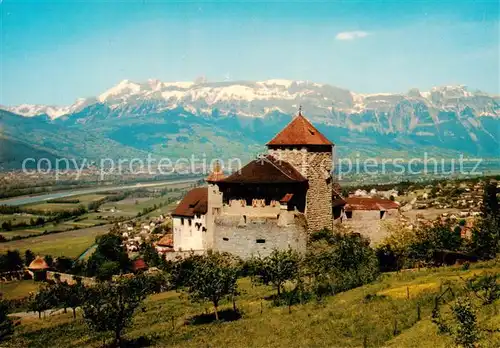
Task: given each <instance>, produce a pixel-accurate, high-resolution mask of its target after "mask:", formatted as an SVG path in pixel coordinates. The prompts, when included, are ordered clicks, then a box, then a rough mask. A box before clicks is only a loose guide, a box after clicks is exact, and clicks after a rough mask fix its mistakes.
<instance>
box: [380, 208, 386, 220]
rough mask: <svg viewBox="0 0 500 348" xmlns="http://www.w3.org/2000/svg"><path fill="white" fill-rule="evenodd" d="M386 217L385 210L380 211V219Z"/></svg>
mask: <svg viewBox="0 0 500 348" xmlns="http://www.w3.org/2000/svg"><path fill="white" fill-rule="evenodd" d="M384 216H385V210H381V211H380V219H383V218H384Z"/></svg>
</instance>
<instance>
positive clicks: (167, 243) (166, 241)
mask: <svg viewBox="0 0 500 348" xmlns="http://www.w3.org/2000/svg"><path fill="white" fill-rule="evenodd" d="M156 245H158V246H161V247H173V246H174V242H173V240H172V234H167V235H165V236H163V237H162V238H161V239H160V240H159V241H158V243H156Z"/></svg>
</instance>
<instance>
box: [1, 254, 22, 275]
mask: <svg viewBox="0 0 500 348" xmlns="http://www.w3.org/2000/svg"><path fill="white" fill-rule="evenodd" d="M23 265H24V263H23V259H22V258H21V255H20V254H19V250H7V253H6V254H3V255H0V269H1V271H2V272H12V271H19V270H20V269H22V268H23Z"/></svg>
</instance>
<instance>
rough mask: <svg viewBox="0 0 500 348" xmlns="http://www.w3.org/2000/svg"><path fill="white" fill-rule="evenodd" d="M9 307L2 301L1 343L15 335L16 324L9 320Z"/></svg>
mask: <svg viewBox="0 0 500 348" xmlns="http://www.w3.org/2000/svg"><path fill="white" fill-rule="evenodd" d="M8 314H9V306H8V305H7V303H6V302H5V301H4V300H0V342H3V341H5V340H6V339H7V338H9V337H10V336H11V335H12V334H13V333H14V324H13V322H12V319H10V318H9V316H8Z"/></svg>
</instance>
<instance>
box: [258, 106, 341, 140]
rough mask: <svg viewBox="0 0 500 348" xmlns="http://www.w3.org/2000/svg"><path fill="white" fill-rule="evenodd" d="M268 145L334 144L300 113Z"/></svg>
mask: <svg viewBox="0 0 500 348" xmlns="http://www.w3.org/2000/svg"><path fill="white" fill-rule="evenodd" d="M267 145H268V146H269V145H333V143H332V142H331V141H330V140H328V139H327V138H326V137H325V136H324V135H323V134H321V133H320V131H318V130H317V129H316V128H315V127H314V126H313V125H312V124H311V122H309V121H308V120H307V118H305V117H304V116H302V114H301V113H299V114H298V115H297V116H296V117H295V118H294V119H293V120H292V121H291V122H290V123H289V124H288V125H287V126H286V127H285V128H283V130H282V131H281V132H279V133H278V134H277V135H276V136H275V137H274V138H273V139H272V140H271V141H270V142H268V143H267Z"/></svg>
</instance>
